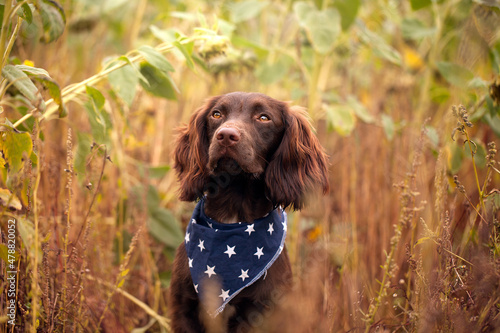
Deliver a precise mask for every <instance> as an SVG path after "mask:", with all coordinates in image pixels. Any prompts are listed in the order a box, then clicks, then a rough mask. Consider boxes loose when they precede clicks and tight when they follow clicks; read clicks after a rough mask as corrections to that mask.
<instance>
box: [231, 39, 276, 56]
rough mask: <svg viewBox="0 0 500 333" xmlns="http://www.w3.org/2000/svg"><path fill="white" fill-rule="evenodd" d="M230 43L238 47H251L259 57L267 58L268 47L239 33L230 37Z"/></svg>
mask: <svg viewBox="0 0 500 333" xmlns="http://www.w3.org/2000/svg"><path fill="white" fill-rule="evenodd" d="M231 44H232V45H234V46H235V47H238V48H242V49H251V50H252V51H253V52H255V54H256V55H257V57H259V58H260V59H264V58H267V55H268V54H269V49H268V48H267V47H266V46H264V45H261V44H258V43H256V42H254V41H252V40H249V39H246V38H245V37H242V36H240V35H234V36H233V37H231Z"/></svg>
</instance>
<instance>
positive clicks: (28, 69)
mask: <svg viewBox="0 0 500 333" xmlns="http://www.w3.org/2000/svg"><path fill="white" fill-rule="evenodd" d="M16 68H18V69H20V70H22V71H23V72H25V73H26V74H27V75H29V76H35V75H43V76H47V77H50V75H49V72H47V71H46V70H45V69H43V68H37V67H31V66H26V65H16Z"/></svg>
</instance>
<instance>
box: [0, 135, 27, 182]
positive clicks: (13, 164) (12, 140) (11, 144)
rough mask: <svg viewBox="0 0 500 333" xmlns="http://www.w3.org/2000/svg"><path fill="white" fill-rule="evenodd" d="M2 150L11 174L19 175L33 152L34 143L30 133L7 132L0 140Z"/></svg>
mask: <svg viewBox="0 0 500 333" xmlns="http://www.w3.org/2000/svg"><path fill="white" fill-rule="evenodd" d="M0 150H1V151H2V153H3V158H4V159H5V162H7V164H8V170H9V173H13V174H15V173H18V172H19V171H21V169H22V168H23V166H24V162H25V158H26V159H28V158H29V157H30V155H31V152H32V151H33V142H32V141H31V136H30V134H29V133H16V132H14V131H6V132H4V134H3V138H2V139H0Z"/></svg>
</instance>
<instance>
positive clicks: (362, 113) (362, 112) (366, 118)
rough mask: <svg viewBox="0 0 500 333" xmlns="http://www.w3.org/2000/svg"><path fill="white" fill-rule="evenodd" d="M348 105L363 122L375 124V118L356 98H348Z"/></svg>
mask: <svg viewBox="0 0 500 333" xmlns="http://www.w3.org/2000/svg"><path fill="white" fill-rule="evenodd" d="M347 104H348V105H349V106H350V107H351V108H352V110H353V111H354V113H355V114H356V116H357V117H358V118H359V119H361V121H363V122H365V123H367V124H372V123H374V122H375V117H373V115H372V114H371V113H370V111H368V109H367V108H366V107H365V106H364V105H363V104H361V102H360V101H358V99H357V98H356V97H354V96H349V97H347Z"/></svg>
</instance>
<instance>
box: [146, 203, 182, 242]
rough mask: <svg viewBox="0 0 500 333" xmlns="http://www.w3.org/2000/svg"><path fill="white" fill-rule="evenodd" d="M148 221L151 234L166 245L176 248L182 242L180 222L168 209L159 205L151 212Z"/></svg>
mask: <svg viewBox="0 0 500 333" xmlns="http://www.w3.org/2000/svg"><path fill="white" fill-rule="evenodd" d="M148 222H149V223H148V227H149V232H150V233H151V235H153V237H155V238H156V239H157V240H159V241H160V242H162V243H163V244H165V245H166V246H168V247H170V248H176V247H177V246H179V244H180V243H182V240H183V233H182V230H181V227H180V224H179V222H178V221H177V220H176V219H175V217H174V216H173V215H172V213H170V212H169V211H168V210H166V209H164V208H160V207H158V208H157V209H155V210H154V211H152V212H150V216H149V221H148Z"/></svg>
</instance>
